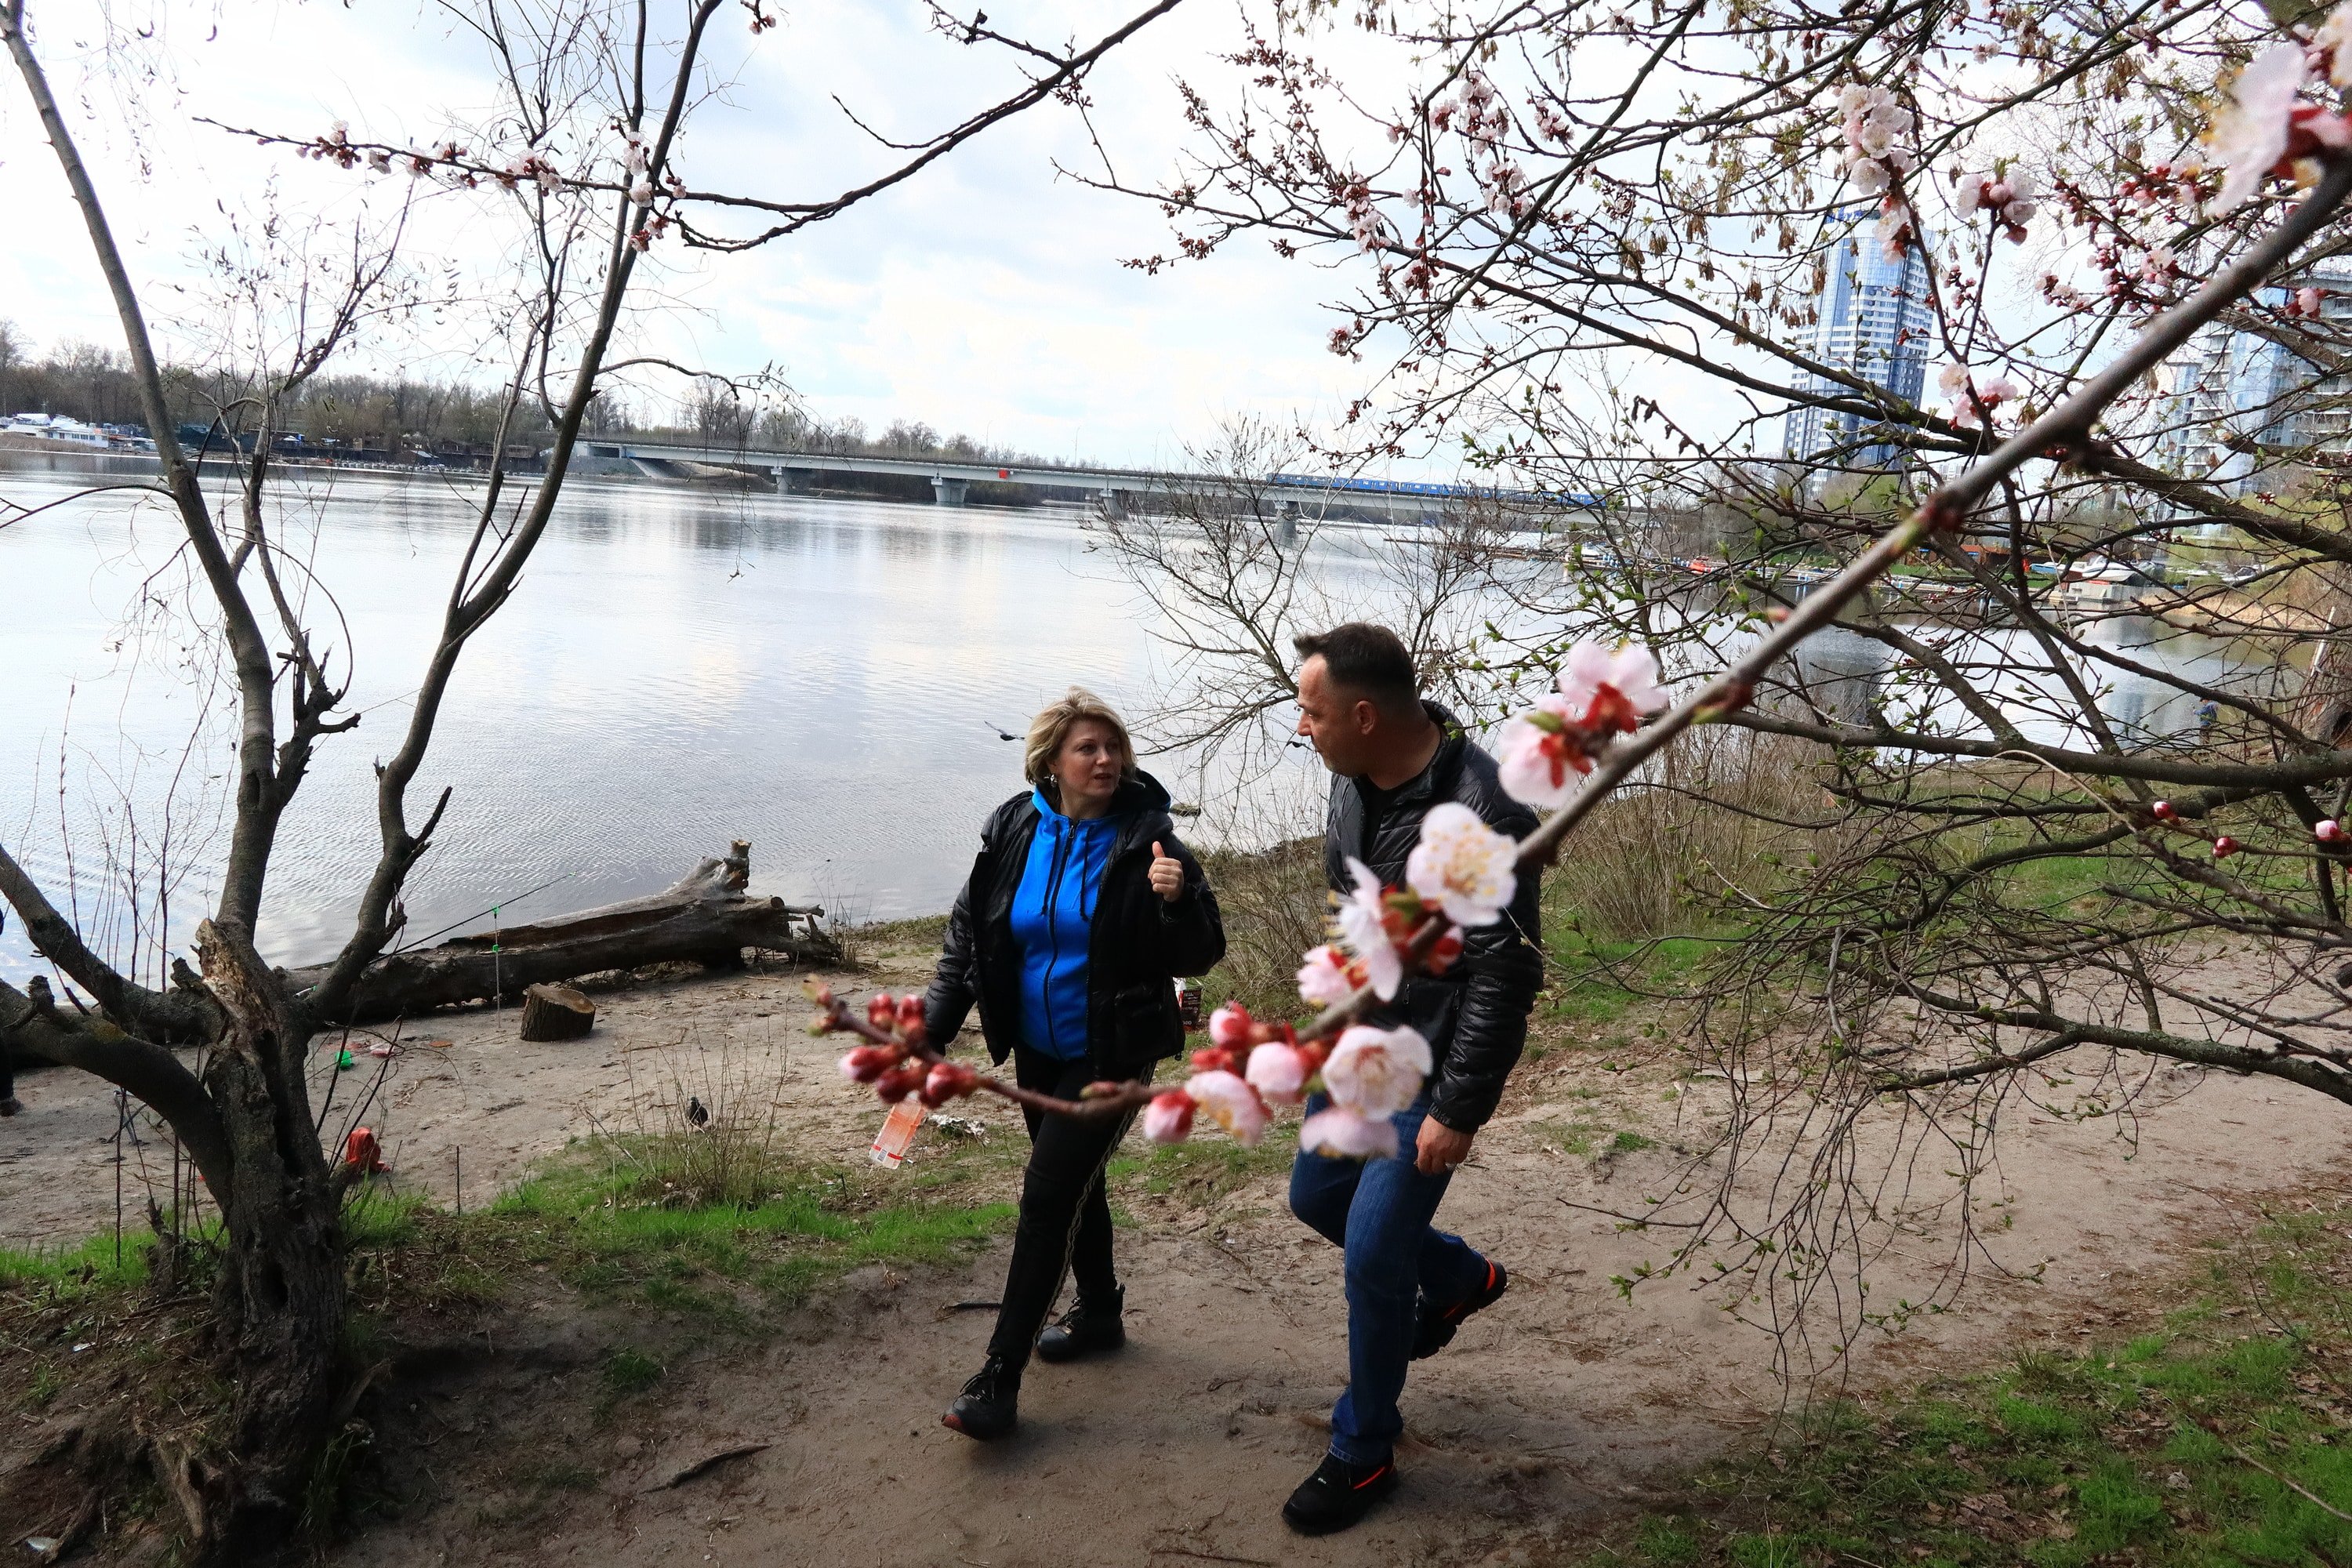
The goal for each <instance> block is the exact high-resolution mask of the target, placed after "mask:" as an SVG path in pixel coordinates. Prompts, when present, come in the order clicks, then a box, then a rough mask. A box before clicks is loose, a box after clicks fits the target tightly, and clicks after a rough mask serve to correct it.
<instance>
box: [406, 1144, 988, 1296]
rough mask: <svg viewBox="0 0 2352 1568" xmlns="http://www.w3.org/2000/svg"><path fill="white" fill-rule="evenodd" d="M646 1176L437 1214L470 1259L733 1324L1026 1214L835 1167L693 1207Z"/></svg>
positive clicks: (527, 1188) (558, 1187)
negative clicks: (739, 1316) (831, 1282)
mask: <svg viewBox="0 0 2352 1568" xmlns="http://www.w3.org/2000/svg"><path fill="white" fill-rule="evenodd" d="M663 1186H664V1184H662V1183H661V1181H660V1179H659V1178H657V1177H652V1178H649V1177H648V1176H647V1175H646V1171H645V1170H644V1169H643V1168H641V1167H638V1166H635V1165H632V1164H628V1163H624V1164H623V1165H621V1166H619V1167H617V1168H614V1167H610V1166H607V1167H604V1168H590V1167H589V1166H588V1165H587V1164H586V1163H584V1161H583V1160H581V1159H579V1158H577V1157H575V1158H574V1159H572V1160H571V1161H567V1162H559V1163H557V1164H556V1165H554V1166H553V1167H551V1169H549V1170H547V1171H545V1172H543V1173H541V1174H540V1175H539V1176H537V1177H534V1178H533V1179H531V1180H530V1181H528V1182H526V1183H524V1184H522V1185H521V1186H520V1187H519V1188H517V1189H516V1190H515V1191H514V1192H513V1193H511V1194H508V1195H507V1196H506V1197H505V1198H502V1199H501V1200H499V1203H498V1204H496V1205H493V1206H492V1207H490V1208H489V1209H488V1210H485V1211H481V1212H478V1213H476V1214H469V1215H463V1216H457V1215H434V1216H432V1218H431V1225H430V1227H429V1228H431V1229H433V1230H436V1231H438V1232H440V1233H441V1234H442V1235H443V1236H444V1237H446V1239H447V1240H448V1241H449V1242H450V1243H451V1244H452V1245H453V1248H454V1251H455V1253H456V1255H457V1258H459V1259H461V1260H465V1261H476V1260H478V1259H480V1258H483V1257H484V1256H485V1255H492V1256H503V1257H505V1258H509V1259H510V1260H513V1261H515V1262H520V1263H521V1264H523V1265H525V1266H527V1267H540V1268H546V1269H548V1270H549V1271H551V1272H552V1273H553V1274H555V1275H556V1276H557V1277H558V1278H560V1279H563V1280H565V1281H566V1282H567V1283H570V1284H572V1285H573V1286H575V1287H577V1288H579V1289H583V1290H585V1291H588V1292H590V1293H592V1294H596V1295H601V1296H606V1297H612V1298H616V1299H619V1298H634V1299H635V1300H641V1301H643V1302H645V1303H646V1304H648V1305H651V1306H655V1307H658V1308H662V1309H664V1310H672V1311H679V1312H690V1313H697V1314H704V1315H715V1316H720V1317H726V1316H730V1315H732V1314H734V1313H736V1312H739V1311H740V1310H745V1309H747V1308H749V1307H752V1306H756V1305H757V1304H758V1303H759V1300H760V1299H761V1298H766V1299H767V1300H769V1301H770V1302H772V1303H773V1304H776V1305H794V1304H797V1303H798V1302H799V1301H801V1300H804V1299H805V1298H806V1296H807V1295H808V1293H809V1291H810V1290H812V1289H815V1288H816V1287H817V1286H818V1285H820V1284H822V1283H823V1282H824V1281H825V1280H827V1279H832V1278H834V1277H836V1276H838V1275H840V1274H842V1273H845V1272H846V1271H847V1270H849V1269H852V1268H858V1267H859V1266H861V1265H864V1264H868V1263H884V1264H892V1265H898V1266H901V1267H916V1266H922V1265H929V1264H940V1263H947V1262H950V1261H951V1260H953V1259H955V1258H959V1257H961V1256H963V1254H964V1253H965V1252H966V1251H967V1250H968V1249H969V1247H971V1245H973V1244H975V1243H978V1242H981V1241H983V1240H985V1239H986V1238H988V1237H992V1236H994V1235H995V1234H997V1233H998V1232H999V1231H1002V1230H1003V1229H1005V1228H1007V1227H1008V1226H1010V1225H1011V1223H1012V1219H1013V1205H1011V1204H1008V1203H982V1204H965V1203H958V1202H954V1201H951V1200H941V1199H937V1198H932V1197H927V1196H923V1195H904V1194H899V1193H898V1192H896V1191H894V1190H892V1189H891V1187H890V1186H889V1184H888V1178H887V1177H877V1176H876V1175H872V1174H869V1173H866V1172H862V1171H851V1170H845V1169H840V1168H835V1167H828V1166H814V1165H812V1166H801V1167H785V1166H782V1165H771V1166H770V1167H768V1168H767V1170H766V1172H765V1179H763V1181H762V1182H761V1190H762V1191H763V1192H764V1193H765V1194H766V1195H765V1196H764V1197H763V1198H761V1200H760V1201H758V1202H755V1203H748V1204H692V1205H688V1204H684V1203H680V1202H677V1200H676V1198H675V1196H674V1194H671V1193H668V1192H665V1191H663V1190H662V1188H663Z"/></svg>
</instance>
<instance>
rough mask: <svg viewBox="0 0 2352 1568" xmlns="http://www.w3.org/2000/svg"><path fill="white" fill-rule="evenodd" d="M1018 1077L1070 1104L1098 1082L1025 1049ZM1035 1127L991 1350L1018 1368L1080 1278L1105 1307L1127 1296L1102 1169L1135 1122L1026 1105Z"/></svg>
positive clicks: (1129, 1116) (1084, 1293)
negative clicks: (1069, 1278)
mask: <svg viewBox="0 0 2352 1568" xmlns="http://www.w3.org/2000/svg"><path fill="white" fill-rule="evenodd" d="M1013 1080H1014V1081H1015V1082H1017V1083H1019V1084H1020V1085H1021V1087H1022V1088H1024V1089H1038V1090H1040V1091H1042V1092H1044V1093H1046V1094H1050V1095H1053V1096H1055V1097H1056V1098H1057V1099H1061V1100H1076V1099H1077V1098H1078V1093H1079V1091H1080V1090H1081V1089H1085V1088H1086V1086H1087V1084H1089V1083H1091V1082H1093V1081H1094V1075H1093V1074H1091V1073H1089V1072H1088V1071H1087V1064H1086V1060H1085V1058H1079V1059H1077V1060H1076V1061H1064V1060H1062V1059H1060V1058H1055V1057H1049V1056H1047V1055H1045V1053H1044V1052H1042V1051H1033V1050H1031V1049H1029V1048H1028V1047H1026V1046H1022V1047H1015V1049H1014V1051H1013ZM1022 1114H1023V1115H1024V1116H1025V1117H1027V1118H1028V1120H1029V1168H1028V1170H1027V1171H1025V1172H1024V1173H1022V1177H1021V1218H1020V1220H1019V1222H1018V1223H1017V1224H1016V1225H1015V1226H1014V1227H1013V1268H1012V1269H1011V1271H1010V1272H1009V1273H1008V1274H1007V1275H1006V1276H1005V1280H1004V1304H1003V1306H1002V1307H1000V1308H998V1309H997V1313H996V1333H995V1334H994V1336H993V1337H992V1338H991V1339H990V1340H989V1342H988V1353H989V1354H991V1355H992V1356H1002V1357H1003V1358H1004V1360H1005V1361H1006V1362H1007V1363H1009V1364H1011V1365H1013V1366H1016V1367H1018V1366H1022V1365H1024V1364H1026V1363H1027V1362H1028V1360H1029V1348H1030V1346H1031V1345H1033V1344H1034V1343H1035V1342H1036V1339H1037V1331H1039V1330H1040V1329H1043V1328H1044V1327H1045V1315H1046V1314H1047V1313H1049V1312H1051V1311H1052V1310H1054V1300H1055V1298H1056V1297H1058V1296H1059V1295H1060V1294H1061V1293H1062V1279H1063V1278H1064V1276H1066V1275H1068V1274H1071V1273H1075V1274H1076V1276H1077V1279H1078V1294H1079V1295H1080V1296H1081V1297H1093V1298H1095V1299H1096V1300H1101V1299H1102V1298H1104V1297H1107V1296H1108V1295H1110V1294H1111V1293H1112V1292H1113V1291H1115V1290H1117V1289H1118V1274H1117V1272H1116V1271H1114V1270H1113V1268H1111V1260H1110V1200H1109V1199H1108V1198H1107V1197H1106V1196H1104V1195H1103V1168H1104V1167H1105V1166H1107V1165H1108V1164H1109V1163H1110V1157H1111V1152H1112V1151H1114V1150H1116V1149H1117V1148H1118V1143H1119V1140H1120V1139H1122V1138H1124V1137H1126V1136H1127V1130H1128V1127H1129V1125H1130V1124H1131V1123H1132V1122H1133V1121H1135V1112H1133V1111H1132V1110H1130V1111H1128V1112H1126V1113H1125V1114H1123V1115H1119V1116H1047V1115H1045V1114H1044V1113H1043V1112H1041V1111H1035V1110H1028V1109H1027V1108H1026V1107H1024V1108H1023V1110H1022Z"/></svg>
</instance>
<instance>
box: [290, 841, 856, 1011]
mask: <svg viewBox="0 0 2352 1568" xmlns="http://www.w3.org/2000/svg"><path fill="white" fill-rule="evenodd" d="M750 881H751V845H750V844H748V843H746V842H744V841H743V840H741V839H738V840H737V841H736V842H735V845H734V847H733V849H732V852H731V853H730V854H729V855H728V856H727V857H726V858H724V859H718V860H705V861H704V862H703V863H702V864H701V865H699V866H698V867H696V868H694V870H693V871H692V872H690V873H688V875H687V876H685V877H684V878H681V879H679V880H678V881H677V882H676V883H675V884H673V885H672V886H670V887H669V888H667V889H664V890H662V891H661V892H658V893H654V894H651V895H649V896H647V897H646V898H642V899H627V900H623V901H621V902H620V903H617V904H604V905H601V906H599V907H598V908H596V909H593V910H581V911H580V912H579V913H578V914H572V915H562V916H558V917H557V918H555V919H553V920H548V921H539V922H537V923H535V924H532V925H520V926H507V927H505V928H503V929H501V930H499V931H496V932H491V931H478V932H476V933H475V934H473V935H471V936H461V937H455V938H452V939H451V940H450V941H448V942H442V943H440V944H439V945H438V946H435V947H425V948H414V949H411V950H409V951H407V952H394V953H391V954H388V955H386V956H385V957H383V958H380V959H378V960H376V961H375V963H372V964H370V965H368V968H367V973H366V974H365V975H364V977H362V980H361V981H360V984H358V986H356V987H355V988H354V990H353V992H352V1005H351V1007H350V1009H349V1012H348V1015H347V1016H344V1017H341V1018H337V1019H334V1020H331V1021H332V1022H336V1023H351V1024H363V1023H371V1022H375V1021H378V1020H382V1019H386V1018H399V1017H413V1016H415V1015H417V1014H419V1013H424V1012H426V1011H429V1010H430V1009H432V1008H435V1007H446V1006H451V1005H457V1004H458V1003H464V1002H475V1001H489V1000H492V999H494V998H503V999H505V1000H506V1001H508V1002H510V1003H511V1002H519V1001H520V1000H521V999H522V995H523V992H524V990H525V989H526V988H527V987H529V986H531V985H534V984H541V983H542V982H548V981H562V980H572V979H576V978H578V977H579V976H581V975H583V974H594V973H600V972H602V971H604V970H608V969H635V968H637V967H639V966H641V965H644V964H648V963H669V962H675V961H678V960H686V961H691V962H696V963H708V964H713V965H726V966H733V965H736V964H740V963H742V961H743V951H744V950H745V949H746V948H756V949H758V950H760V951H761V952H776V953H782V954H784V955H785V956H787V957H789V958H791V959H792V960H793V962H795V963H836V962H838V961H839V960H840V958H841V944H840V943H839V942H837V941H836V940H835V938H834V936H833V935H832V933H830V932H829V931H825V930H824V927H823V926H822V925H820V924H819V923H818V922H819V921H820V920H821V919H822V918H823V917H824V910H821V909H814V908H803V907H800V906H797V905H793V904H787V903H785V902H784V901H783V900H782V899H760V898H752V897H751V896H749V895H748V894H747V893H746V892H745V891H744V889H745V887H746V886H747V885H748V884H749V883H750ZM326 973H327V966H326V965H325V964H320V965H317V966H315V967H313V968H310V969H298V970H295V971H292V972H291V973H290V974H289V980H290V981H291V982H292V984H293V985H294V987H295V989H296V991H297V992H299V991H301V990H303V989H304V988H306V987H307V986H310V985H312V984H317V983H318V982H319V981H320V980H322V979H324V978H325V977H326Z"/></svg>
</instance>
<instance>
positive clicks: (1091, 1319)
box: [1037, 1286, 1127, 1362]
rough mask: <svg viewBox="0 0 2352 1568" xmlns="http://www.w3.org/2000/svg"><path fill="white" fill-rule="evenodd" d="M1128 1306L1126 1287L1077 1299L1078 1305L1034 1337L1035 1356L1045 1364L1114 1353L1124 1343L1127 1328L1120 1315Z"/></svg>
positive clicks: (1125, 1341)
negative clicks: (1106, 1293) (1035, 1344)
mask: <svg viewBox="0 0 2352 1568" xmlns="http://www.w3.org/2000/svg"><path fill="white" fill-rule="evenodd" d="M1126 1305H1127V1289H1126V1287H1124V1286H1120V1287H1118V1288H1117V1289H1113V1290H1112V1291H1111V1293H1110V1294H1109V1295H1108V1296H1080V1297H1079V1298H1078V1300H1077V1305H1076V1306H1074V1307H1072V1308H1071V1309H1070V1310H1068V1311H1066V1312H1065V1313H1063V1314H1062V1315H1061V1316H1060V1317H1059V1318H1057V1319H1055V1321H1053V1322H1051V1323H1049V1324H1047V1325H1046V1327H1045V1332H1044V1333H1042V1334H1039V1335H1038V1336H1037V1354H1038V1357H1039V1359H1041V1360H1044V1361H1056V1362H1059V1361H1076V1360H1077V1359H1078V1358H1079V1357H1080V1356H1082V1355H1093V1354H1094V1353H1095V1352H1097V1351H1115V1350H1117V1349H1118V1348H1119V1346H1121V1345H1123V1344H1125V1343H1127V1325H1126V1323H1125V1322H1123V1321H1121V1320H1120V1318H1119V1313H1120V1311H1121V1310H1122V1309H1124V1308H1125V1307H1126Z"/></svg>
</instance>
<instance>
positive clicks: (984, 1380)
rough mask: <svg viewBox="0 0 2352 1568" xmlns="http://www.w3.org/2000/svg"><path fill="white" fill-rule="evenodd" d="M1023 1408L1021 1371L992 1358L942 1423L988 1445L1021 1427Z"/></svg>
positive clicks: (965, 1389) (949, 1407)
mask: <svg viewBox="0 0 2352 1568" xmlns="http://www.w3.org/2000/svg"><path fill="white" fill-rule="evenodd" d="M1020 1405H1021V1369H1020V1368H1019V1367H1017V1366H1014V1365H1013V1364H1011V1363H1008V1362H1007V1361H1006V1360H1005V1359H1004V1358H1003V1356H1001V1355H992V1356H990V1357H989V1358H988V1360H987V1362H986V1363H984V1364H983V1365H982V1367H981V1369H980V1371H979V1372H978V1373H976V1374H975V1375H974V1376H973V1378H972V1380H971V1382H970V1383H967V1384H964V1385H963V1392H962V1393H961V1394H957V1395H956V1396H955V1403H954V1404H952V1405H949V1406H948V1411H947V1414H946V1415H942V1416H940V1425H942V1426H949V1427H952V1428H953V1429H954V1430H956V1431H958V1432H961V1433H962V1434H963V1435H964V1436H967V1437H976V1438H978V1439H979V1440H980V1441H982V1442H983V1443H985V1442H987V1441H988V1440H989V1439H990V1438H992V1437H1002V1436H1004V1435H1005V1434H1006V1433H1007V1432H1010V1431H1012V1430H1013V1427H1015V1426H1019V1425H1020V1424H1021V1410H1020Z"/></svg>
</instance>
